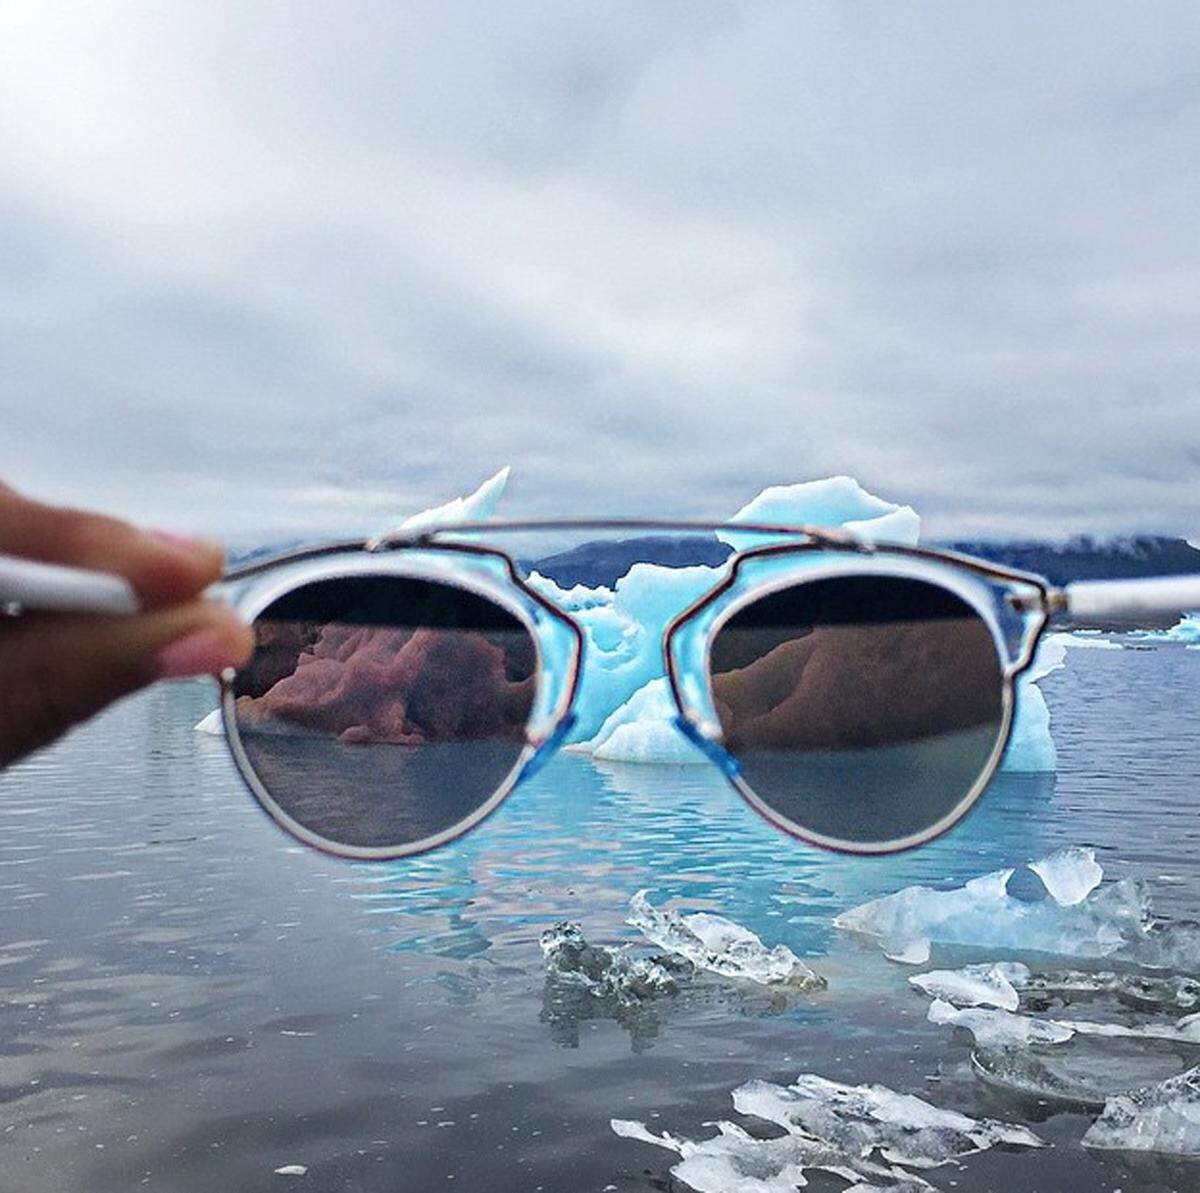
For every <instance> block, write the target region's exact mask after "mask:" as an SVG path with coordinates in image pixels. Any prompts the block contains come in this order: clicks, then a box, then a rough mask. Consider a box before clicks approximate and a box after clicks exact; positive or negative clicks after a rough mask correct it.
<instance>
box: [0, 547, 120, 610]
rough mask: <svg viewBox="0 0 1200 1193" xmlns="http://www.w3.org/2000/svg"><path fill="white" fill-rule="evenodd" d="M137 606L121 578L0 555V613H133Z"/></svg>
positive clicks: (105, 573) (106, 573) (104, 573)
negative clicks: (7, 610)
mask: <svg viewBox="0 0 1200 1193" xmlns="http://www.w3.org/2000/svg"><path fill="white" fill-rule="evenodd" d="M141 607H142V606H141V602H140V601H139V600H138V597H137V593H135V592H134V591H133V588H132V586H131V585H130V583H129V581H128V580H125V579H123V578H122V577H121V576H113V575H110V574H109V573H108V572H92V571H87V570H85V569H84V568H72V567H64V566H62V565H61V564H57V563H38V562H36V561H35V560H32V559H18V558H17V557H16V556H13V555H0V612H3V611H4V610H5V609H6V608H11V609H12V610H14V611H21V610H25V609H28V610H42V611H45V612H56V613H136V612H138V610H139V609H140V608H141Z"/></svg>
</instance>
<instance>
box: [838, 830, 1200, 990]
mask: <svg viewBox="0 0 1200 1193" xmlns="http://www.w3.org/2000/svg"><path fill="white" fill-rule="evenodd" d="M1102 877H1103V870H1102V868H1101V867H1100V865H1099V864H1098V863H1097V862H1096V858H1095V854H1094V852H1093V851H1092V850H1090V849H1082V848H1077V847H1071V848H1069V849H1063V850H1059V851H1058V852H1056V853H1053V854H1051V855H1050V856H1049V857H1046V858H1043V859H1041V860H1040V861H1037V862H1034V863H1033V864H1032V865H1030V866H1020V867H1013V868H1011V869H1004V870H996V871H993V872H992V873H989V874H984V875H981V876H980V877H978V878H972V879H970V880H969V881H968V882H966V883H965V884H964V885H963V886H961V887H954V888H952V889H949V890H936V889H934V888H933V887H928V886H910V887H905V888H904V889H903V890H900V891H897V892H895V893H894V894H891V895H885V896H883V897H882V898H880V899H874V900H872V901H871V902H869V903H864V904H861V905H860V906H858V907H854V908H851V909H850V910H848V911H844V912H842V913H841V914H840V915H839V916H837V917H836V919H835V920H834V924H835V926H836V927H838V928H841V929H843V930H845V931H847V932H853V933H857V934H859V935H861V936H865V937H868V938H871V939H874V940H876V941H877V942H878V943H879V944H880V946H881V947H882V948H883V949H884V951H885V953H886V954H887V955H888V956H889V957H892V958H893V959H904V960H910V959H912V961H913V963H916V964H922V963H923V960H924V959H927V957H928V955H929V954H928V948H929V946H930V944H931V943H940V944H954V945H967V946H976V947H980V948H999V949H1012V950H1021V951H1024V952H1039V953H1048V954H1052V955H1055V956H1060V957H1079V958H1090V959H1102V958H1107V957H1119V958H1121V959H1123V960H1128V961H1130V962H1133V963H1136V964H1141V965H1161V966H1164V967H1167V968H1172V969H1176V970H1181V971H1184V972H1187V971H1188V968H1189V966H1191V967H1195V968H1200V949H1198V948H1197V947H1196V945H1197V932H1196V929H1195V927H1194V926H1192V925H1187V924H1180V925H1174V926H1171V927H1168V928H1163V927H1161V926H1160V925H1157V924H1156V923H1155V922H1154V921H1153V919H1152V917H1151V915H1150V906H1149V901H1148V897H1147V895H1146V892H1145V889H1144V888H1143V887H1142V886H1141V885H1140V884H1138V883H1135V882H1132V881H1131V880H1129V879H1122V880H1121V881H1119V882H1114V883H1110V884H1109V885H1107V886H1101V885H1100V882H1101V879H1102ZM1014 891H1019V892H1021V897H1017V894H1015V893H1014ZM1189 954H1190V956H1189ZM1185 958H1186V963H1184V964H1180V962H1181V961H1184V960H1185Z"/></svg>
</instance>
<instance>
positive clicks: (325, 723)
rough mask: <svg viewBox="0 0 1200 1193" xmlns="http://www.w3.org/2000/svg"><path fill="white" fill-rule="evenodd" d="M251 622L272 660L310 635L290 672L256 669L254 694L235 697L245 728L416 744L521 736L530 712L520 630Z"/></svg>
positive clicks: (530, 681) (529, 677) (528, 665)
mask: <svg viewBox="0 0 1200 1193" xmlns="http://www.w3.org/2000/svg"><path fill="white" fill-rule="evenodd" d="M256 629H257V631H258V633H259V635H260V642H261V641H264V640H265V641H266V642H267V643H268V647H269V649H268V652H267V654H266V658H267V660H268V668H270V666H271V665H274V666H279V665H280V664H281V662H282V660H283V658H284V657H285V651H284V646H283V645H282V644H285V643H287V644H295V642H297V641H306V642H307V643H308V644H307V645H306V646H304V648H303V649H302V650H301V651H300V652H299V653H297V654H296V656H295V662H294V667H293V669H292V670H291V672H290V673H287V674H284V675H282V676H281V677H279V678H277V679H275V681H274V682H273V683H272V684H270V685H269V686H265V685H259V684H258V677H257V676H256V677H255V680H256V686H261V692H260V694H258V695H253V694H250V695H243V696H240V697H239V699H238V702H237V708H238V718H239V722H240V724H241V725H242V727H243V728H245V729H250V730H254V729H258V730H261V731H264V732H308V733H320V734H329V735H332V736H334V737H337V738H339V739H340V740H341V741H344V742H350V743H355V742H391V743H395V744H400V745H421V744H424V743H426V742H434V741H454V740H469V739H477V738H483V737H512V738H519V737H520V736H521V735H522V734H523V732H524V729H525V725H526V722H527V721H528V719H529V712H530V708H531V706H532V703H533V695H534V683H535V678H534V676H533V674H532V667H533V659H532V652H531V651H530V650H529V649H528V646H529V644H528V639H527V636H525V635H521V636H518V635H499V634H496V635H488V634H485V633H482V632H477V631H464V630H441V629H426V628H420V629H415V630H414V629H398V628H393V627H377V626H358V625H339V624H333V625H327V626H324V627H311V626H308V627H305V626H304V625H302V624H301V623H282V624H280V623H270V622H266V623H259V625H258V626H256ZM494 639H499V640H498V641H497V640H494ZM509 639H512V641H509Z"/></svg>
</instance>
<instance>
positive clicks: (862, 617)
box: [711, 575, 1004, 844]
mask: <svg viewBox="0 0 1200 1193" xmlns="http://www.w3.org/2000/svg"><path fill="white" fill-rule="evenodd" d="M711 669H712V686H713V697H714V701H715V704H716V708H717V715H718V718H719V720H720V723H721V728H722V732H723V737H724V743H725V746H726V748H727V749H728V750H729V751H730V752H731V753H732V754H733V755H734V756H735V757H736V758H737V760H738V763H739V764H740V766H741V773H742V775H743V777H744V778H745V780H746V781H747V782H748V783H749V785H750V786H751V787H752V788H753V790H754V791H755V793H756V794H757V795H758V796H759V797H760V798H761V799H762V800H763V801H764V802H766V803H767V804H768V805H770V807H771V808H772V809H774V810H775V811H776V812H777V813H779V814H780V815H781V816H783V817H784V818H786V819H787V820H789V821H790V822H792V823H793V824H794V825H796V826H797V827H798V828H800V829H801V830H803V831H805V832H810V833H815V834H819V835H821V836H824V837H829V838H835V839H840V840H844V841H848V842H857V843H862V844H867V843H871V842H879V841H890V840H897V839H899V838H903V837H907V836H909V835H911V834H913V833H918V832H921V831H922V830H924V829H927V828H929V827H930V826H931V825H933V824H936V823H937V822H938V821H940V820H941V819H942V818H943V817H945V816H946V815H948V814H949V813H951V812H952V811H953V810H954V809H955V808H956V807H957V805H958V804H959V803H960V802H961V801H962V799H963V797H964V796H965V795H966V794H967V793H968V791H969V790H970V789H971V787H972V785H973V784H974V783H975V781H976V780H977V778H978V777H979V775H980V774H981V773H982V772H983V770H984V769H985V768H986V767H987V765H988V763H989V761H990V759H991V756H992V753H993V751H994V749H995V746H996V741H997V738H998V736H999V733H1000V729H1001V725H1002V723H1003V716H1004V710H1003V698H1002V685H1003V677H1002V673H1001V667H1000V660H999V656H998V654H997V648H996V644H995V641H994V639H993V637H992V634H991V632H990V631H989V629H988V627H987V625H986V624H985V623H984V621H983V620H982V618H981V617H980V616H979V615H978V614H977V613H976V612H975V610H974V609H972V608H971V607H970V606H969V605H968V604H967V603H966V602H965V601H963V600H962V599H961V598H960V597H958V596H956V595H955V594H953V593H951V592H949V591H947V590H945V589H942V588H940V587H938V586H936V585H934V584H930V583H927V582H925V581H921V580H912V579H902V578H899V577H891V576H861V575H860V576H846V577H834V578H828V579H823V580H814V581H810V582H808V583H805V584H797V585H793V586H792V587H789V588H786V589H782V590H781V591H779V592H775V593H772V594H769V595H767V596H765V597H762V598H761V599H759V600H757V601H754V602H753V603H751V604H749V605H747V606H745V607H744V608H742V609H740V610H738V611H737V612H736V613H734V614H733V616H732V617H731V618H730V619H729V620H728V621H727V622H726V623H725V624H724V625H723V626H722V627H721V629H720V630H719V631H718V633H717V635H716V637H715V639H714V641H713V645H712V654H711Z"/></svg>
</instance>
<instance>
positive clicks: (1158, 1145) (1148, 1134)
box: [1082, 1067, 1200, 1156]
mask: <svg viewBox="0 0 1200 1193" xmlns="http://www.w3.org/2000/svg"><path fill="white" fill-rule="evenodd" d="M1082 1142H1083V1146H1084V1147H1091V1148H1096V1149H1100V1150H1105V1151H1131V1152H1161V1153H1164V1154H1166V1155H1172V1156H1200V1067H1197V1068H1194V1069H1188V1070H1187V1071H1186V1072H1184V1073H1179V1074H1178V1075H1177V1076H1174V1077H1168V1078H1167V1079H1166V1080H1165V1081H1161V1082H1159V1083H1158V1084H1157V1085H1151V1086H1147V1087H1145V1088H1143V1089H1138V1090H1133V1091H1131V1092H1130V1093H1123V1094H1116V1095H1114V1096H1113V1097H1110V1098H1109V1099H1108V1101H1107V1102H1106V1103H1105V1105H1104V1110H1103V1112H1102V1113H1101V1115H1100V1117H1099V1118H1098V1119H1097V1120H1096V1121H1095V1122H1094V1123H1093V1124H1092V1125H1091V1127H1089V1128H1088V1131H1087V1133H1086V1134H1085V1135H1084V1137H1083V1141H1082Z"/></svg>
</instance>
